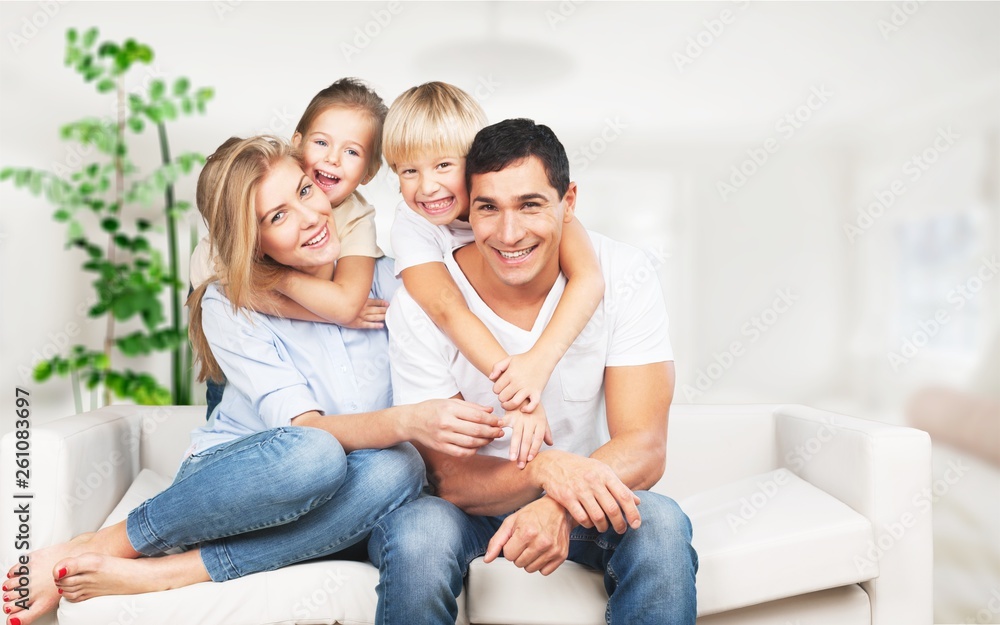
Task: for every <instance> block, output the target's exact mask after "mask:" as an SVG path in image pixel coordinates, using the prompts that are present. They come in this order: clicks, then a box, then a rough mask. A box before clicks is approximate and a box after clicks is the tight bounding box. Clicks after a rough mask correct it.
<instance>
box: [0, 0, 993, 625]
mask: <svg viewBox="0 0 1000 625" xmlns="http://www.w3.org/2000/svg"><path fill="white" fill-rule="evenodd" d="M92 26H96V27H98V28H100V31H101V37H102V39H104V38H108V39H113V40H118V41H124V40H125V39H127V38H130V37H133V38H135V39H137V40H138V41H140V42H142V43H145V44H148V45H150V46H151V47H152V48H153V49H154V50H155V53H156V55H155V58H154V59H153V62H152V63H151V64H150V65H149V66H146V67H143V68H141V69H139V70H136V71H134V72H131V73H130V74H129V75H128V77H127V79H126V87H127V89H130V90H142V89H148V86H149V84H150V83H151V81H153V80H156V79H163V80H167V81H170V80H173V79H174V78H176V77H178V76H181V75H183V76H187V77H189V78H190V79H191V82H192V84H194V85H196V86H210V87H212V88H214V89H215V98H214V99H213V100H212V101H211V102H210V103H209V105H208V107H207V110H206V113H205V114H204V115H196V116H194V117H191V118H185V119H183V120H181V121H179V122H177V123H176V124H173V125H172V126H171V143H172V146H173V149H174V150H175V151H176V152H183V151H197V152H201V153H202V154H209V153H211V152H212V151H213V149H214V148H215V147H216V146H217V145H218V144H219V143H221V142H222V141H223V140H224V139H225V138H227V137H229V136H231V135H240V136H247V135H250V134H257V133H261V132H269V133H273V134H277V135H279V136H283V137H290V136H291V134H292V132H293V130H294V126H295V123H296V122H297V120H298V118H299V116H300V114H301V113H302V111H303V109H304V108H305V105H306V104H307V103H308V101H309V99H310V98H311V97H312V96H313V95H314V93H315V92H316V91H318V90H319V89H321V88H322V87H324V86H326V85H328V84H329V83H331V82H332V81H333V80H335V79H336V78H339V77H341V76H358V77H361V78H363V79H365V80H367V81H369V82H370V83H371V84H372V85H373V86H374V87H375V89H376V90H377V91H378V92H379V93H380V94H381V95H382V97H383V98H384V99H385V100H386V102H387V104H388V103H391V102H392V100H393V99H394V98H395V97H396V96H397V95H398V94H399V93H401V92H402V91H403V90H405V89H406V88H408V87H410V86H412V85H415V84H419V83H422V82H426V81H429V80H443V81H447V82H450V83H453V84H455V85H457V86H459V87H462V88H464V89H465V90H466V91H468V92H470V93H471V94H473V95H474V97H476V98H477V99H478V100H479V101H480V103H481V104H482V105H483V107H484V108H485V110H486V112H487V114H488V115H489V117H490V119H491V120H495V121H499V120H501V119H505V118H508V117H531V118H533V119H535V120H536V121H538V122H540V123H545V124H548V125H549V126H551V127H552V128H553V129H554V130H555V132H556V134H557V135H558V136H559V137H560V138H561V139H562V141H563V143H564V145H565V146H566V148H567V151H568V152H569V154H570V160H571V169H572V176H573V178H574V179H575V180H576V181H577V182H578V183H579V186H580V196H579V198H580V199H579V209H578V215H579V217H580V218H581V220H582V221H583V223H584V224H585V225H586V226H587V227H589V228H591V229H593V230H597V231H599V232H602V233H604V234H606V235H608V236H611V237H614V238H616V239H619V240H622V241H626V242H629V243H631V244H633V245H636V246H639V247H641V248H643V249H645V250H647V251H648V252H649V254H650V255H651V258H652V259H653V262H654V264H655V266H656V267H657V269H658V271H659V274H660V276H659V277H660V280H661V283H662V285H663V288H664V292H665V294H666V298H667V306H668V309H669V314H670V318H671V339H672V341H673V344H674V349H675V356H676V363H677V371H678V385H677V391H676V394H675V401H676V402H682V403H804V404H809V405H812V406H816V407H819V408H824V409H828V410H834V411H837V412H842V413H845V414H850V415H853V416H859V417H864V418H870V419H877V420H882V421H889V422H893V423H898V424H909V425H913V426H916V427H920V428H922V429H926V430H928V431H929V432H931V434H932V437H933V440H934V446H935V447H934V448H935V451H934V462H935V465H934V471H935V475H934V479H935V485H936V487H935V492H934V495H933V496H934V501H935V508H934V523H935V550H936V551H935V617H936V620H937V622H941V623H946V622H949V623H950V622H954V623H1000V276H998V274H1000V264H998V260H997V255H998V251H1000V250H998V247H1000V245H998V243H1000V219H998V218H1000V215H998V212H1000V208H998V206H1000V5H998V4H995V3H978V2H977V3H963V2H943V3H926V2H919V3H918V2H912V1H908V2H895V3H881V2H864V3H766V2H762V3H757V2H733V3H710V2H698V3H629V2H614V3H610V2H608V3H602V2H581V1H580V0H575V1H574V0H567V1H564V2H532V3H506V2H469V3H451V2H448V3H416V2H414V3H410V2H406V3H392V2H389V3H386V2H375V3H293V2H283V3H270V2H240V1H239V0H221V1H216V2H196V3H173V2H154V3H114V2H107V3H104V2H101V3H87V2H62V1H57V0H54V1H52V2H24V3H21V2H8V3H3V4H2V5H0V30H2V31H3V34H4V38H3V39H4V43H3V44H0V90H2V94H3V95H2V100H0V167H2V166H11V165H16V166H30V167H36V168H41V169H48V170H53V169H59V166H60V165H64V166H65V165H70V166H73V165H74V162H77V163H78V162H79V156H80V155H79V154H78V153H76V152H74V151H73V150H74V149H75V148H73V147H72V144H70V143H66V142H63V141H61V140H60V138H59V132H58V129H59V127H60V126H61V125H63V124H64V123H66V122H68V121H72V120H76V119H79V118H82V117H86V116H92V117H95V118H104V117H108V116H110V115H112V114H113V113H114V112H115V111H114V107H113V103H112V102H111V100H109V99H108V98H107V97H102V96H100V95H99V94H97V93H96V91H95V90H94V88H93V86H92V85H85V84H84V83H83V82H82V81H81V80H80V79H79V77H77V76H76V75H75V74H74V73H73V72H72V71H71V70H70V69H67V68H65V67H64V66H63V55H64V43H65V33H66V31H67V29H69V28H77V29H80V30H81V31H82V30H85V29H87V28H89V27H92ZM132 157H133V159H134V160H135V161H136V162H137V163H138V164H139V166H140V167H143V166H145V167H147V168H148V169H150V170H152V169H153V168H155V167H156V166H157V164H158V159H159V152H158V146H157V144H156V140H155V136H153V135H149V139H148V144H142V143H140V144H138V145H136V146H134V147H133V152H132ZM195 178H196V176H195V175H194V174H192V175H189V176H186V177H182V178H181V179H180V180H179V182H178V184H177V191H178V196H179V197H182V198H184V199H187V200H189V201H193V190H194V182H195ZM363 192H364V193H365V195H366V197H367V198H368V199H369V201H371V202H372V203H374V204H375V205H376V206H377V207H378V222H377V223H378V227H379V242H380V244H381V246H382V248H383V249H385V250H386V251H387V252H390V253H391V246H390V245H389V241H388V233H389V227H390V224H391V220H392V209H393V207H394V206H395V205H396V203H397V202H398V201H399V196H398V185H397V182H396V179H395V177H394V175H393V174H392V173H391V172H389V171H388V170H387V168H384V170H383V171H382V172H381V173H380V174H379V176H378V177H377V179H376V180H374V181H373V182H372V183H371V184H369V185H368V186H367V188H366V189H364V190H363ZM0 206H2V210H0V266H2V267H3V269H2V272H0V293H2V297H3V300H2V301H3V302H4V305H3V307H2V308H0V353H2V358H3V367H2V372H0V375H2V378H0V379H2V388H3V389H6V390H5V391H4V393H5V396H7V397H12V396H13V390H14V388H15V386H21V387H23V388H28V389H30V391H31V393H32V398H33V402H34V403H33V411H34V412H33V414H34V419H35V421H36V423H37V422H41V421H45V420H50V419H55V418H58V417H61V416H65V415H67V414H70V413H72V412H73V411H74V401H73V397H72V393H71V391H70V387H69V383H68V381H67V380H66V379H63V378H57V379H54V380H50V381H48V382H45V383H44V384H39V383H36V382H34V381H32V379H31V370H32V367H33V366H34V365H35V364H36V363H37V362H38V361H39V360H40V359H42V358H43V357H50V356H51V355H52V354H53V353H56V352H58V351H59V350H61V349H63V348H64V347H66V346H67V345H70V344H74V343H86V344H90V345H92V346H98V347H99V345H100V343H101V341H102V340H103V334H102V332H103V323H102V322H99V321H95V320H93V319H91V318H90V317H88V316H87V314H86V310H87V308H89V306H91V305H92V304H93V303H94V302H93V289H92V287H91V285H90V281H91V277H89V276H88V274H85V273H84V272H82V271H81V269H80V265H81V264H82V261H83V260H84V254H83V252H82V251H81V250H78V249H66V248H65V245H64V243H65V238H66V235H65V227H64V225H63V224H59V223H56V222H55V221H53V217H52V213H53V208H52V206H51V205H50V204H48V203H46V202H45V201H44V200H41V199H38V198H36V197H34V196H32V195H30V194H29V193H27V192H26V191H24V190H20V189H15V187H14V185H13V184H11V182H10V181H7V182H4V183H0ZM140 210H142V209H140ZM148 210H149V211H150V212H151V214H155V211H156V208H155V206H154V207H151V208H150V209H148ZM183 219H184V220H185V222H184V223H185V224H188V223H191V224H196V225H197V226H198V227H200V228H201V230H202V232H204V226H203V224H201V223H200V218H198V217H197V213H196V212H194V211H191V212H189V213H188V214H187V215H186V216H184V217H183ZM186 228H187V226H186V225H185V226H184V228H183V229H182V232H185V233H186V232H187V230H186ZM153 238H154V239H156V237H155V236H154V237H153ZM186 238H187V235H186V234H185V241H186ZM158 241H159V242H162V237H161V239H160V240H158ZM154 244H156V241H154ZM185 262H186V259H185ZM182 271H183V272H184V274H183V275H186V269H184V268H183V267H182ZM133 366H134V367H135V368H140V369H145V370H148V371H150V372H153V373H154V375H157V376H166V375H167V370H168V363H167V361H166V360H165V359H164V358H162V357H157V358H149V359H145V360H143V359H139V360H138V361H136V362H135V363H134V365H133ZM195 395H196V396H197V397H203V391H201V390H199V389H196V393H195ZM202 401H203V400H202ZM11 429H13V422H12V417H11V416H9V415H7V414H5V415H4V416H3V421H2V431H0V434H2V433H4V432H7V431H10V430H11ZM733 453H739V450H738V449H734V450H733ZM956 463H957V464H956ZM949 467H950V468H951V469H952V470H951V471H950V472H948V469H949ZM955 467H958V469H956V468H955ZM956 475H958V478H955V476H956ZM945 476H947V479H946V478H945ZM938 485H940V488H939V487H938Z"/></svg>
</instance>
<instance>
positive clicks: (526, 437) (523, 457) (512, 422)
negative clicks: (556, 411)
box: [503, 404, 552, 469]
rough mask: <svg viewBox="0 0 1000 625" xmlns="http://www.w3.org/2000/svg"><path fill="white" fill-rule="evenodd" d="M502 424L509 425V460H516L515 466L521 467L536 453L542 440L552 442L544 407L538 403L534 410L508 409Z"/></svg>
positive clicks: (533, 457)
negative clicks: (510, 430) (510, 429)
mask: <svg viewBox="0 0 1000 625" xmlns="http://www.w3.org/2000/svg"><path fill="white" fill-rule="evenodd" d="M503 424H504V426H508V425H509V426H511V428H512V432H511V437H510V461H511V462H515V461H516V462H517V468H519V469H523V468H524V467H525V466H527V464H528V463H529V462H531V461H532V460H534V459H535V456H537V455H538V450H539V449H541V448H542V442H543V441H544V442H546V443H548V444H549V445H551V444H552V430H551V429H549V423H548V419H546V418H545V409H544V408H543V407H542V406H541V404H539V405H538V407H537V408H536V409H535V411H534V412H530V413H529V412H524V411H522V410H508V411H507V414H506V415H504V418H503Z"/></svg>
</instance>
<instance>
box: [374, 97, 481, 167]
mask: <svg viewBox="0 0 1000 625" xmlns="http://www.w3.org/2000/svg"><path fill="white" fill-rule="evenodd" d="M486 124H487V121H486V113H485V112H484V111H483V107H481V106H479V103H478V102H476V101H475V100H474V99H473V98H472V96H470V95H469V94H468V93H466V92H464V91H462V90H461V89H459V88H458V87H455V86H454V85H449V84H448V83H444V82H428V83H424V84H422V85H419V86H417V87H413V88H411V89H408V90H407V91H405V92H403V94H402V95H400V96H399V97H398V98H396V101H395V102H393V103H392V106H391V107H389V114H388V115H387V116H386V118H385V139H384V140H383V142H382V143H383V151H384V153H385V160H386V162H387V163H389V167H390V168H391V169H392V171H394V172H396V165H397V163H402V162H405V161H410V160H414V159H416V158H419V157H420V156H421V155H423V154H434V155H440V156H465V154H466V153H467V152H468V151H469V146H471V145H472V140H473V139H474V138H475V137H476V133H477V132H479V131H480V130H481V129H482V128H484V127H485V126H486ZM396 173H399V172H396Z"/></svg>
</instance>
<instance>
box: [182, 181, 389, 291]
mask: <svg viewBox="0 0 1000 625" xmlns="http://www.w3.org/2000/svg"><path fill="white" fill-rule="evenodd" d="M333 222H334V225H335V226H336V229H337V237H338V238H339V239H340V257H341V258H343V257H345V256H369V257H371V258H381V257H382V256H384V255H385V254H383V252H382V250H381V249H379V247H378V245H377V244H376V243H375V207H374V206H372V205H371V204H369V203H368V202H367V201H366V200H365V198H364V196H362V195H361V194H360V193H358V192H357V191H355V192H354V193H352V194H350V195H349V196H347V199H345V200H344V201H343V202H341V203H340V206H338V207H337V208H335V209H333ZM215 261H216V256H215V254H214V253H213V251H212V242H211V240H210V239H209V237H208V235H205V237H204V238H202V240H201V241H199V242H198V245H197V246H196V247H195V248H194V252H192V253H191V266H190V270H189V272H188V277H189V279H190V280H191V286H192V287H196V288H197V287H198V286H200V285H201V284H202V283H203V282H205V281H206V280H208V279H209V278H211V277H212V276H214V275H215V274H216V273H217V272H216V268H215Z"/></svg>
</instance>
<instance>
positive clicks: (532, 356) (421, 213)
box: [384, 82, 604, 468]
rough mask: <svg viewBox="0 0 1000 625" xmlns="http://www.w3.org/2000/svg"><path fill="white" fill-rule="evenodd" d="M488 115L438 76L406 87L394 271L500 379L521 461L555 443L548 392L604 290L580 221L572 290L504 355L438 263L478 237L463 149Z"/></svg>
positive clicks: (478, 363) (393, 154)
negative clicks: (544, 322) (545, 399)
mask: <svg viewBox="0 0 1000 625" xmlns="http://www.w3.org/2000/svg"><path fill="white" fill-rule="evenodd" d="M485 126H486V114H485V113H484V112H483V109H482V108H481V107H480V106H479V104H478V103H476V101H475V100H473V99H472V98H471V97H470V96H469V95H468V94H467V93H465V92H464V91H462V90H461V89H458V88H457V87H454V86H452V85H449V84H446V83H442V82H430V83H427V84H424V85H420V86H418V87H413V88H412V89H410V90H408V91H406V92H405V93H403V94H402V95H400V96H399V97H398V98H396V101H395V102H393V103H392V106H391V107H390V108H389V114H388V116H387V117H386V120H385V140H384V143H385V146H384V151H385V157H386V162H388V163H389V167H391V168H392V170H393V171H394V172H396V174H398V175H399V187H400V193H401V194H402V195H403V203H402V204H400V205H399V207H397V209H396V220H395V222H394V223H393V225H392V235H391V236H392V248H393V252H394V253H395V254H396V273H397V275H401V276H402V278H403V284H404V285H405V286H406V290H407V291H408V292H409V293H410V294H411V295H412V296H413V299H414V300H416V302H417V303H418V304H420V307H421V308H423V310H424V311H425V312H427V314H428V315H429V316H430V317H431V319H432V320H433V321H434V323H435V324H436V325H437V326H438V327H439V328H440V329H441V330H442V331H443V332H444V333H445V334H446V335H447V336H448V338H449V339H451V341H452V342H453V343H454V344H455V345H456V346H457V347H458V348H459V350H460V351H461V352H462V354H463V355H464V356H465V357H466V358H468V359H469V362H471V363H472V364H473V365H474V366H475V367H476V368H477V369H479V370H480V371H481V372H482V373H483V374H485V375H487V376H489V378H490V379H491V380H494V381H495V382H496V384H495V385H494V387H493V391H494V392H495V393H497V395H498V398H499V400H500V402H501V405H502V407H503V408H504V409H505V410H507V415H506V416H505V417H504V425H510V426H512V430H513V431H512V436H511V443H510V459H511V460H512V461H517V463H518V466H519V467H521V468H523V467H524V466H525V464H526V463H527V462H529V461H531V460H532V459H533V458H534V457H535V455H536V454H537V453H538V450H539V448H540V447H541V445H542V442H543V440H544V441H545V442H546V443H548V444H550V445H551V444H552V435H551V432H550V431H549V429H548V423H547V421H546V417H545V412H544V410H543V408H542V406H541V405H540V403H539V402H540V397H541V393H542V389H544V388H545V385H546V384H547V383H548V380H549V377H550V376H551V375H552V371H553V369H554V368H555V366H556V364H557V363H558V362H559V359H560V358H562V356H563V354H565V353H566V350H567V349H568V348H569V346H570V345H571V344H572V343H573V341H574V340H576V337H577V335H579V334H580V332H581V331H582V330H583V328H584V326H586V325H587V322H588V321H589V320H590V317H591V316H592V315H593V313H594V310H596V308H597V305H598V304H599V303H600V301H601V298H602V297H603V296H604V278H603V275H602V273H601V269H600V266H599V264H598V261H597V255H596V253H595V251H594V248H593V245H592V244H591V242H590V237H589V236H588V235H587V233H586V231H585V230H584V228H583V226H582V225H580V222H579V221H578V220H576V219H574V220H573V221H572V222H571V223H570V224H568V225H567V227H566V229H565V232H564V236H563V242H562V245H561V247H560V249H559V260H560V264H561V266H562V267H563V271H564V273H565V274H566V278H567V279H568V283H567V286H566V291H565V292H564V294H563V297H562V299H561V300H560V302H559V305H558V307H557V308H556V310H555V313H554V316H553V318H552V323H550V324H549V325H548V327H547V328H546V329H545V331H544V332H543V333H542V335H541V336H540V337H539V339H538V341H537V342H536V343H535V345H534V347H532V348H531V349H530V350H529V351H528V352H526V353H524V354H516V355H508V354H507V352H506V351H505V350H504V348H503V347H502V346H501V345H500V343H499V342H497V340H496V339H495V338H494V337H493V335H492V334H491V333H490V331H489V330H488V329H487V328H486V326H485V325H483V323H482V321H480V320H479V319H478V318H477V317H476V316H475V315H474V314H472V312H471V311H470V310H469V307H468V305H467V304H466V302H465V299H464V298H463V297H462V294H461V291H459V289H458V286H457V285H456V284H455V281H454V280H453V279H452V278H451V275H450V274H449V273H448V270H447V269H446V268H445V265H444V262H443V261H442V258H443V255H444V254H451V253H452V252H453V251H454V250H455V249H456V248H458V247H461V246H463V245H465V244H467V243H471V242H472V241H473V237H472V230H471V228H470V227H469V193H468V190H467V189H466V180H465V155H466V154H467V153H468V151H469V146H471V145H472V140H473V139H474V138H475V136H476V133H477V132H478V131H479V130H480V129H482V128H483V127H485Z"/></svg>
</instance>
